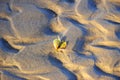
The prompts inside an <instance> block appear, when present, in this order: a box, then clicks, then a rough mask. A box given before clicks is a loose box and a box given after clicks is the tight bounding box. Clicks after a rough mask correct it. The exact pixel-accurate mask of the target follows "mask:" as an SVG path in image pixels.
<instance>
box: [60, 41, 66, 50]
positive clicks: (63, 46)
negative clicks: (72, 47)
mask: <svg viewBox="0 0 120 80" xmlns="http://www.w3.org/2000/svg"><path fill="white" fill-rule="evenodd" d="M66 46H67V43H66V42H65V41H63V42H61V44H60V47H59V48H60V49H65V48H66Z"/></svg>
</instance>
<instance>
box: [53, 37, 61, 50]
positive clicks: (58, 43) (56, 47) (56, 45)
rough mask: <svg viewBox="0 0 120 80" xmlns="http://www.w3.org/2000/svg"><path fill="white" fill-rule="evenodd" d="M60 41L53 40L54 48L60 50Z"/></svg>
mask: <svg viewBox="0 0 120 80" xmlns="http://www.w3.org/2000/svg"><path fill="white" fill-rule="evenodd" d="M60 43H61V42H60V40H59V39H54V40H53V45H54V48H55V49H58V48H59V46H60Z"/></svg>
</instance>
